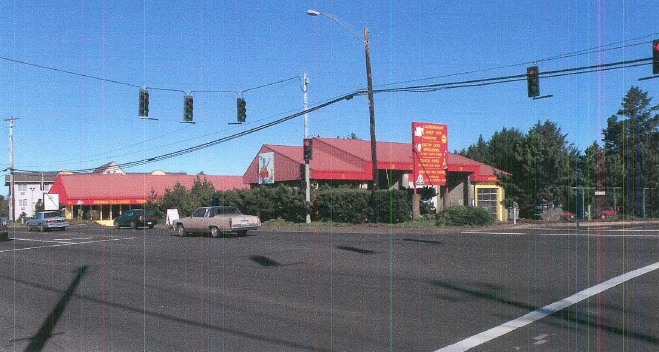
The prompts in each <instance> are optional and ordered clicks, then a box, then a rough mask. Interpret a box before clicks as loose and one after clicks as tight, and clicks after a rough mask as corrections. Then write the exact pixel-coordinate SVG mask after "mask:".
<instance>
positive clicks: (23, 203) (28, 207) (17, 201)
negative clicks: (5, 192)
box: [5, 172, 58, 221]
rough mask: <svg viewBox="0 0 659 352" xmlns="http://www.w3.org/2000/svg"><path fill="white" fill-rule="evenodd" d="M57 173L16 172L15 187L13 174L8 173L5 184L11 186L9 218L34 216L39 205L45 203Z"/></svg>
mask: <svg viewBox="0 0 659 352" xmlns="http://www.w3.org/2000/svg"><path fill="white" fill-rule="evenodd" d="M57 174H58V173H56V172H55V173H53V172H15V173H14V174H13V176H14V182H13V183H14V187H12V186H11V183H12V182H11V176H12V175H6V176H5V186H7V187H8V188H9V199H8V201H9V220H10V221H14V220H18V219H20V218H21V217H22V218H29V217H32V216H33V215H34V210H35V209H36V207H37V205H39V204H41V203H43V199H44V195H45V194H47V193H48V192H49V191H50V187H52V185H53V183H54V182H55V178H56V177H57ZM12 195H13V197H12ZM12 200H13V202H12Z"/></svg>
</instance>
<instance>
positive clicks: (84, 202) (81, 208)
mask: <svg viewBox="0 0 659 352" xmlns="http://www.w3.org/2000/svg"><path fill="white" fill-rule="evenodd" d="M197 178H199V179H200V180H202V181H203V180H206V181H208V182H210V183H211V184H213V187H214V188H215V189H216V190H220V191H223V190H231V189H246V188H249V185H246V184H244V183H243V179H242V177H241V176H212V175H187V174H165V173H164V172H162V171H158V172H153V173H151V174H145V173H88V174H59V175H58V176H57V177H56V179H55V182H54V183H53V185H52V187H51V188H50V192H49V193H50V194H58V195H59V202H60V205H61V206H62V207H64V209H65V210H64V212H65V213H66V215H67V216H68V217H69V218H71V217H84V218H86V215H87V214H88V212H89V211H91V210H95V211H96V212H98V215H99V219H97V220H111V219H113V218H114V217H117V216H119V215H121V213H123V212H124V211H126V210H128V209H132V208H142V207H144V205H145V204H146V202H147V201H148V200H149V197H151V196H155V197H156V198H157V197H161V196H162V195H163V194H164V193H165V190H167V189H170V190H171V189H173V188H174V186H175V185H176V184H177V183H180V184H181V185H182V186H184V187H185V188H186V189H188V190H189V189H190V188H191V187H192V185H193V184H194V181H195V180H196V179H197Z"/></svg>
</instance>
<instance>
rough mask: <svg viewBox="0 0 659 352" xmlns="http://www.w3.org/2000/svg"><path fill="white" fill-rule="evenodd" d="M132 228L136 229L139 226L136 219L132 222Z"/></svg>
mask: <svg viewBox="0 0 659 352" xmlns="http://www.w3.org/2000/svg"><path fill="white" fill-rule="evenodd" d="M130 228H131V229H133V230H135V229H136V228H137V223H136V222H135V221H131V222H130Z"/></svg>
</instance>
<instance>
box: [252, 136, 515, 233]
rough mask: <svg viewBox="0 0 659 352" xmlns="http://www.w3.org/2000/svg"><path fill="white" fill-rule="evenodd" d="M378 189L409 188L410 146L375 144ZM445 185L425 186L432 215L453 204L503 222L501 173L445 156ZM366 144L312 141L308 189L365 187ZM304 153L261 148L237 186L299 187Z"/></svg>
mask: <svg viewBox="0 0 659 352" xmlns="http://www.w3.org/2000/svg"><path fill="white" fill-rule="evenodd" d="M376 153H377V169H378V172H379V175H378V177H379V180H380V184H379V188H380V189H392V188H411V187H415V184H414V182H413V181H414V180H412V153H413V147H412V144H411V143H409V144H408V143H395V142H377V143H376ZM447 159H448V160H447V164H448V165H447V169H446V184H445V185H429V186H431V187H435V188H436V190H437V197H436V198H435V199H433V203H434V204H435V207H436V209H437V210H438V211H440V210H442V209H444V208H445V207H449V206H454V205H465V206H478V207H482V208H485V209H487V210H488V211H490V213H492V215H493V216H494V217H495V219H497V220H498V221H504V220H505V219H506V218H507V211H506V209H505V207H504V206H503V204H502V201H503V199H504V197H505V194H504V191H503V188H502V187H501V186H500V185H499V184H498V178H497V174H505V172H503V171H500V170H497V169H495V168H493V167H491V166H489V165H486V164H483V163H480V162H477V161H474V160H471V159H469V158H466V157H463V156H461V155H457V154H452V153H449V154H448V156H447ZM371 166H372V161H371V144H370V141H365V140H358V139H341V138H320V137H316V138H313V142H312V159H311V161H310V162H309V168H310V180H311V183H312V185H313V187H319V186H321V185H324V184H329V185H334V186H338V185H351V186H353V187H356V188H367V187H368V185H369V183H370V182H371V181H372V179H373V173H372V169H371ZM303 180H304V152H303V147H302V146H285V145H270V144H265V145H263V146H261V148H260V149H259V151H258V153H257V155H256V157H255V158H254V159H253V160H252V162H251V164H250V165H249V167H248V168H247V171H246V172H245V174H244V175H243V182H244V183H246V184H249V185H250V186H251V187H254V186H256V185H259V184H271V183H283V184H288V185H291V186H302V185H303V182H302V181H303Z"/></svg>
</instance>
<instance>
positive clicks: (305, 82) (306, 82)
mask: <svg viewBox="0 0 659 352" xmlns="http://www.w3.org/2000/svg"><path fill="white" fill-rule="evenodd" d="M308 85H309V80H308V79H307V74H306V73H304V74H303V75H302V93H303V97H304V139H307V138H309V113H308V112H307V109H308V103H307V86H308ZM310 182H311V180H310V175H309V160H305V161H304V188H305V193H304V199H305V200H306V201H307V204H309V203H310V202H311V184H310ZM306 213H307V216H306V221H307V224H310V223H311V214H309V211H307V212H306Z"/></svg>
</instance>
